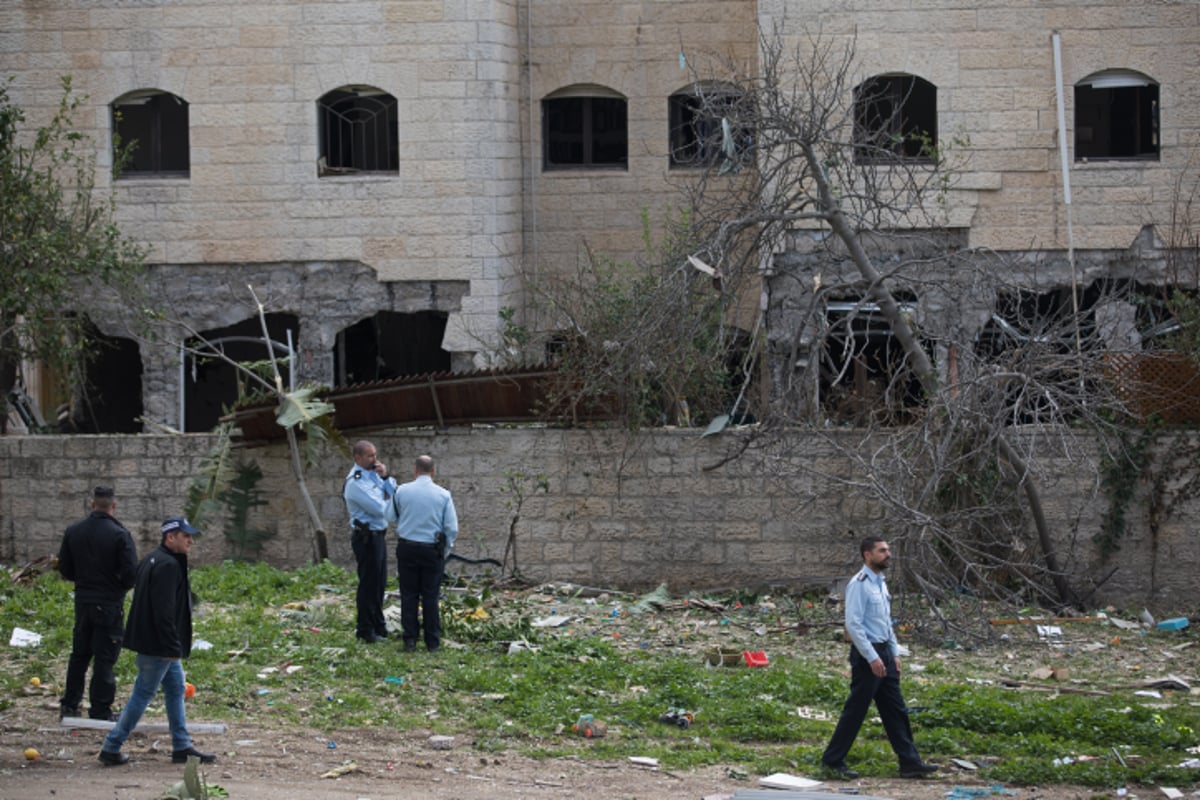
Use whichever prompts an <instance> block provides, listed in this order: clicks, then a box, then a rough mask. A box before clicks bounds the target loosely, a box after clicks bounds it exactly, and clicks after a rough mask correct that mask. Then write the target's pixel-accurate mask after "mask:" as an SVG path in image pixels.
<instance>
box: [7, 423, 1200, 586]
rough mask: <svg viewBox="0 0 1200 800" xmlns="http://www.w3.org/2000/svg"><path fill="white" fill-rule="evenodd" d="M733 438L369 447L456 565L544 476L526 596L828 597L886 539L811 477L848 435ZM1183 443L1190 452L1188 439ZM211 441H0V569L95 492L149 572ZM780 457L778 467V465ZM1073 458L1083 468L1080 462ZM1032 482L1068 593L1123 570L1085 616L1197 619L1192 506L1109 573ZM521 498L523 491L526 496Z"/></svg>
mask: <svg viewBox="0 0 1200 800" xmlns="http://www.w3.org/2000/svg"><path fill="white" fill-rule="evenodd" d="M742 435H744V434H739V433H732V434H730V433H727V434H725V435H722V436H714V437H709V438H703V439H702V438H700V436H699V431H695V430H692V431H670V430H668V431H656V432H650V433H645V434H642V435H639V436H637V437H626V436H625V435H623V434H621V433H619V432H613V431H575V430H572V431H566V430H554V429H543V428H514V429H464V430H454V431H450V432H445V433H435V432H432V431H390V432H379V433H376V434H374V435H372V436H371V439H372V441H374V442H375V444H376V445H377V447H378V449H379V452H380V458H381V460H382V461H384V462H385V463H386V464H387V465H388V467H389V469H390V470H391V471H392V472H393V473H394V474H396V475H400V476H405V477H407V476H408V475H410V474H411V464H412V460H413V458H414V457H415V456H417V455H419V454H421V453H425V452H428V453H431V454H432V455H434V457H435V459H436V460H437V464H438V480H439V482H441V483H442V484H444V485H445V486H447V487H448V488H449V489H450V490H451V491H452V492H453V494H454V498H455V503H456V505H457V508H458V512H459V519H460V522H461V529H462V532H461V535H460V539H459V547H458V552H459V553H461V554H462V555H466V556H472V557H479V556H490V557H494V558H500V557H502V555H503V553H504V547H505V542H506V539H507V536H508V530H509V525H510V521H511V519H512V514H513V509H512V508H511V504H512V502H513V501H514V496H513V494H512V493H511V492H506V491H504V490H505V488H506V486H507V483H508V481H507V478H506V475H511V474H514V473H518V472H521V473H525V474H526V475H529V476H534V475H537V474H544V475H545V476H546V477H547V479H548V480H549V486H550V490H549V492H548V493H535V494H532V495H531V496H529V497H528V498H527V499H526V500H525V502H524V505H523V507H522V508H521V514H520V520H519V522H518V525H517V542H518V563H519V565H520V567H521V570H522V572H523V573H524V574H525V575H526V576H527V577H529V578H531V579H533V580H563V581H573V582H577V583H581V584H584V585H593V586H607V587H621V588H630V589H637V588H645V587H652V586H654V585H656V584H658V583H659V582H662V581H665V582H667V583H668V584H669V586H670V587H671V589H672V590H675V591H679V590H683V589H687V588H717V587H735V586H749V587H755V586H761V585H764V584H783V585H788V586H792V587H802V586H803V587H810V586H832V585H833V584H834V582H835V581H836V580H837V579H839V578H845V577H846V576H848V575H849V574H850V573H851V572H852V571H853V570H854V569H856V568H857V564H858V563H859V559H858V556H857V554H856V553H855V544H856V542H857V540H858V538H859V537H861V536H863V535H865V534H867V533H875V532H882V533H883V534H884V535H888V524H887V519H886V514H885V512H884V510H883V509H882V508H881V507H880V506H879V505H878V504H877V503H876V502H875V501H873V500H872V499H870V498H868V497H866V496H865V495H864V494H862V493H860V492H857V491H855V490H854V489H853V487H852V486H851V485H850V484H848V483H843V482H834V481H831V480H829V479H827V478H823V477H818V476H817V473H818V472H819V473H821V474H824V475H831V474H832V475H838V474H841V475H843V476H847V477H849V475H848V470H849V465H848V464H847V463H846V462H845V460H844V459H843V458H842V457H841V456H839V455H838V454H837V451H836V449H835V448H834V446H833V442H835V441H836V439H837V438H839V437H847V438H846V444H850V443H851V442H852V441H857V439H858V438H859V437H861V432H855V431H849V430H847V431H832V432H829V431H824V432H815V431H814V432H797V433H795V434H793V435H791V436H790V437H789V441H788V442H787V447H786V448H779V449H777V450H776V451H775V452H774V454H773V455H770V456H767V455H746V456H743V457H742V458H738V459H733V460H728V461H726V458H727V456H729V455H730V454H731V453H733V452H734V451H736V450H737V449H739V447H740V444H741V438H740V437H741V436H742ZM1189 436H1190V437H1191V441H1190V447H1189V450H1192V451H1195V450H1196V449H1197V446H1198V445H1200V436H1196V435H1189ZM1173 438H1174V440H1176V441H1178V440H1180V439H1182V438H1183V435H1179V436H1176V437H1173ZM211 441H212V440H211V438H210V437H209V436H207V435H196V434H190V435H181V436H155V435H141V436H11V437H0V561H2V562H6V563H14V562H15V563H23V562H25V561H28V560H31V559H34V558H37V557H39V556H43V555H47V554H50V553H53V552H56V551H57V548H58V543H59V539H60V537H61V535H62V530H63V528H64V527H65V526H66V525H67V524H68V523H70V522H72V521H74V520H76V519H78V518H80V517H82V516H84V515H85V513H86V510H87V501H88V496H89V491H90V487H92V486H94V485H95V484H98V483H110V484H113V485H114V486H115V487H116V490H117V500H118V508H117V514H116V516H117V518H118V519H120V520H121V521H122V522H123V523H124V524H125V525H126V526H127V527H128V528H129V529H130V530H131V531H132V532H133V534H134V539H135V541H136V542H137V545H138V550H139V552H140V553H143V554H144V553H145V552H147V551H148V550H149V549H151V548H153V547H154V546H155V545H156V544H157V542H158V538H159V534H158V525H159V523H160V521H161V520H162V519H163V518H165V517H167V516H170V515H172V514H176V513H180V511H181V509H182V506H183V502H184V498H185V496H186V492H187V487H188V484H189V482H190V480H191V476H192V475H193V474H195V472H196V469H197V467H198V465H199V464H200V462H201V460H202V458H203V456H204V454H205V453H206V452H207V450H208V448H209V446H210V444H211ZM1163 446H1164V447H1165V444H1164V445H1163ZM785 451H786V452H787V453H790V455H788V456H780V455H779V453H781V452H785ZM747 452H748V453H750V452H753V451H752V450H751V451H747ZM241 453H242V455H243V456H244V457H246V458H249V459H253V460H255V461H256V462H257V463H258V464H259V465H260V466H261V467H262V469H263V471H264V473H265V474H266V476H267V477H266V478H264V480H263V482H262V484H260V486H261V488H262V489H263V490H264V491H265V493H266V497H267V499H268V500H269V505H268V506H267V507H266V508H263V509H260V510H259V511H258V512H257V513H256V514H255V515H254V516H252V519H251V522H252V524H253V525H254V526H256V527H265V528H267V529H270V530H272V531H273V532H274V534H275V536H274V538H272V539H271V540H269V541H268V543H267V546H266V548H265V550H264V559H265V560H267V561H269V562H270V563H272V564H275V565H277V566H281V567H295V566H298V565H302V564H304V563H306V562H308V561H309V560H310V558H311V554H312V546H311V537H310V535H309V533H308V523H307V520H306V518H305V514H304V510H303V505H302V503H301V500H300V498H299V497H298V496H297V493H296V489H295V483H294V481H293V480H292V478H291V476H290V472H289V467H288V460H287V451H286V446H285V445H282V444H279V445H272V446H269V447H260V448H253V449H245V450H242V451H241ZM1073 455H1074V457H1075V458H1076V459H1078V448H1075V452H1074V453H1073ZM767 458H770V459H771V461H770V464H769V467H768V468H764V466H763V465H764V464H765V463H766V461H765V459H767ZM788 461H790V462H791V463H787V462H788ZM722 462H724V463H722ZM349 465H350V460H349V459H348V458H346V457H344V456H342V455H341V454H339V453H330V454H329V455H328V456H326V457H325V458H324V460H323V462H322V463H321V464H320V465H318V467H317V468H316V469H313V470H311V471H310V472H309V473H308V485H309V488H310V491H311V492H312V493H313V497H314V500H315V502H316V505H317V508H318V510H319V513H320V515H321V517H322V519H323V520H324V522H325V525H326V530H327V534H328V538H329V545H330V558H331V560H333V561H334V562H336V563H338V564H341V565H343V566H351V565H352V564H353V556H352V554H351V552H350V546H349V537H348V532H347V526H346V521H345V520H346V515H345V511H344V506H343V504H342V500H341V487H342V481H343V478H344V477H345V475H346V473H347V471H348V470H349ZM797 467H802V468H803V469H793V468H797ZM809 468H811V469H809ZM1172 468H1173V469H1177V468H1176V467H1172ZM1178 469H1183V470H1187V469H1189V467H1186V466H1180V467H1178ZM1192 469H1194V467H1193V468H1192ZM1043 470H1044V475H1043V478H1042V480H1043V483H1042V491H1043V497H1044V499H1045V502H1046V511H1047V516H1048V517H1049V520H1050V524H1051V527H1052V529H1053V531H1054V533H1055V536H1056V537H1057V539H1058V546H1059V547H1060V548H1061V552H1060V556H1062V557H1064V558H1065V560H1066V569H1068V570H1070V571H1071V572H1072V573H1073V576H1074V580H1075V584H1076V586H1077V587H1081V588H1082V590H1083V591H1084V592H1085V593H1086V592H1087V591H1088V588H1089V587H1090V586H1091V585H1092V584H1091V582H1090V580H1091V579H1092V578H1099V577H1102V576H1104V575H1106V574H1107V573H1108V572H1109V570H1110V569H1112V567H1113V566H1114V565H1119V567H1120V568H1119V569H1118V570H1117V572H1116V573H1115V574H1114V575H1112V576H1111V577H1110V578H1108V580H1107V581H1106V582H1105V583H1104V584H1103V585H1102V586H1101V588H1100V589H1099V590H1098V591H1097V592H1096V593H1095V595H1094V596H1093V597H1092V598H1091V602H1092V603H1093V604H1102V603H1104V602H1114V603H1117V604H1118V605H1129V606H1132V605H1138V606H1139V607H1140V606H1141V605H1146V606H1149V607H1150V608H1156V607H1158V608H1171V609H1178V608H1181V607H1183V606H1185V605H1187V604H1188V603H1191V602H1192V600H1191V598H1192V597H1194V576H1195V574H1196V572H1197V568H1198V567H1200V542H1197V540H1196V537H1195V536H1194V535H1193V533H1192V529H1193V527H1194V522H1195V520H1196V519H1197V515H1198V514H1200V505H1198V502H1197V501H1196V500H1193V499H1190V498H1188V497H1179V498H1176V499H1175V502H1174V505H1173V509H1172V511H1171V514H1170V515H1169V516H1168V517H1166V518H1165V519H1163V520H1162V521H1161V522H1160V524H1159V527H1158V531H1157V535H1156V536H1151V535H1150V534H1149V532H1148V531H1147V525H1146V522H1145V519H1146V514H1145V511H1144V509H1145V505H1144V503H1141V502H1140V501H1139V502H1137V503H1135V504H1134V506H1133V507H1131V508H1130V511H1129V517H1130V519H1131V521H1132V522H1131V532H1130V534H1129V535H1128V536H1127V537H1126V539H1125V540H1124V542H1123V544H1122V549H1121V552H1120V554H1119V556H1118V558H1117V559H1114V560H1113V562H1111V563H1110V564H1107V565H1105V564H1100V563H1098V562H1097V559H1096V556H1095V552H1094V548H1093V546H1092V544H1091V537H1092V534H1093V533H1094V532H1095V531H1097V530H1099V526H1100V521H1101V518H1102V515H1103V513H1104V510H1105V508H1106V507H1107V499H1106V498H1105V497H1104V496H1103V494H1102V493H1101V492H1100V491H1099V490H1098V489H1097V487H1096V486H1095V480H1094V478H1092V477H1089V476H1088V475H1087V474H1085V473H1086V472H1087V470H1085V469H1083V468H1080V467H1078V466H1071V465H1070V462H1067V461H1066V460H1065V456H1064V459H1063V460H1062V461H1061V462H1054V461H1050V462H1046V463H1043ZM785 471H787V472H789V474H782V473H784V472H785ZM532 485H533V484H532V480H531V479H530V480H527V481H525V483H524V486H525V488H526V489H530V488H532ZM206 533H208V536H207V537H205V538H202V539H201V540H200V541H199V543H198V544H197V546H196V548H195V549H194V550H193V557H194V561H195V563H199V564H211V563H216V562H219V561H220V560H222V559H223V558H225V557H226V555H227V546H226V542H225V540H224V537H223V536H222V533H221V532H220V531H219V530H214V529H212V528H211V527H210V529H209V530H207V531H206ZM393 558H394V556H391V555H389V559H393ZM390 570H394V561H393V562H392V564H391V565H390Z"/></svg>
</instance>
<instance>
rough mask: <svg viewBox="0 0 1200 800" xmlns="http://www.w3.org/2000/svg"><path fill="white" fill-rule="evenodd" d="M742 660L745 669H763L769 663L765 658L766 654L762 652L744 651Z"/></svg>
mask: <svg viewBox="0 0 1200 800" xmlns="http://www.w3.org/2000/svg"><path fill="white" fill-rule="evenodd" d="M742 659H743V660H745V662H746V666H747V667H765V666H767V664H769V663H771V662H770V659H768V658H767V654H766V653H764V652H763V651H762V650H757V651H751V650H744V651H743V652H742Z"/></svg>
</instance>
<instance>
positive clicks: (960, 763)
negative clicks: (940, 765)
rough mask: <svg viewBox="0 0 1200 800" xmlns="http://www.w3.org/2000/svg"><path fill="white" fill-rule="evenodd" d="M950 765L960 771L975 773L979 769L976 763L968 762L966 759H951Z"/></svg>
mask: <svg viewBox="0 0 1200 800" xmlns="http://www.w3.org/2000/svg"><path fill="white" fill-rule="evenodd" d="M950 763H951V764H953V765H954V766H956V767H958V768H960V769H965V770H967V771H968V772H974V771H976V770H977V769H979V765H978V764H976V763H975V762H974V761H968V760H967V759H965V758H952V759H950Z"/></svg>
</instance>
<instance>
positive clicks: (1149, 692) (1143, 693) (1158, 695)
mask: <svg viewBox="0 0 1200 800" xmlns="http://www.w3.org/2000/svg"><path fill="white" fill-rule="evenodd" d="M1134 694H1135V695H1137V696H1138V697H1152V698H1154V699H1155V700H1162V692H1156V691H1154V690H1153V689H1139V690H1138V691H1136V692H1134Z"/></svg>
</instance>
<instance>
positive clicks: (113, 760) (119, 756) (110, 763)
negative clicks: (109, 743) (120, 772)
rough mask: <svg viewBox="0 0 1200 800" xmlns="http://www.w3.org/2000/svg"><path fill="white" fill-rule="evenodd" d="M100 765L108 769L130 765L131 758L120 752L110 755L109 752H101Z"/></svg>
mask: <svg viewBox="0 0 1200 800" xmlns="http://www.w3.org/2000/svg"><path fill="white" fill-rule="evenodd" d="M100 763H101V764H103V765H104V766H106V767H119V766H121V765H122V764H128V763H129V756H127V755H125V754H124V753H122V752H121V751H120V750H118V751H117V752H115V753H110V752H108V751H107V750H101V751H100Z"/></svg>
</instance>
